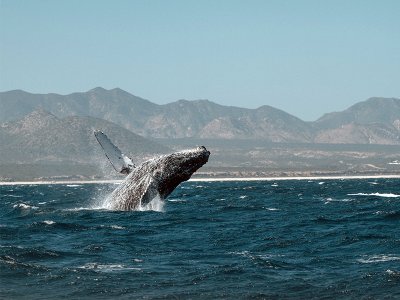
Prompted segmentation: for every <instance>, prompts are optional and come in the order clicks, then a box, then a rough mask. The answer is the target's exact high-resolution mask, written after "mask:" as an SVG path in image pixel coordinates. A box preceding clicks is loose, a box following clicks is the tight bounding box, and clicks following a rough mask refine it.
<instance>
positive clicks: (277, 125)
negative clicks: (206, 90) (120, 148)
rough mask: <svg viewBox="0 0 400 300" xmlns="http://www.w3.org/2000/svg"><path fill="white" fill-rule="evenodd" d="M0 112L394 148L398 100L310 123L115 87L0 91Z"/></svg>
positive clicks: (157, 134)
mask: <svg viewBox="0 0 400 300" xmlns="http://www.w3.org/2000/svg"><path fill="white" fill-rule="evenodd" d="M0 108H1V109H0V123H3V124H4V123H7V122H10V121H16V120H20V119H22V118H24V117H25V116H26V115H27V114H30V113H32V112H33V111H37V110H45V111H48V112H49V113H50V114H52V115H53V116H54V117H55V118H59V119H63V118H70V117H73V116H74V117H91V118H96V119H102V120H105V121H108V122H112V123H114V124H115V125H119V126H121V127H122V128H125V129H127V130H129V131H131V132H133V133H135V134H138V135H141V136H143V137H146V138H161V139H178V138H197V139H248V140H260V139H261V140H265V141H268V142H283V143H343V144H387V145H398V144H400V99H396V98H370V99H368V100H366V101H364V102H359V103H357V104H355V105H353V106H351V107H350V108H348V109H346V110H344V111H342V112H334V113H328V114H326V115H324V116H322V117H321V118H320V119H318V120H317V121H314V122H305V121H302V120H301V119H299V118H297V117H295V116H293V115H290V114H288V113H286V112H284V111H282V110H279V109H276V108H273V107H271V106H267V105H264V106H261V107H259V108H257V109H246V108H239V107H232V106H223V105H219V104H216V103H213V102H211V101H208V100H195V101H187V100H179V101H176V102H173V103H169V104H165V105H158V104H155V103H152V102H150V101H148V100H145V99H142V98H140V97H137V96H134V95H132V94H129V93H127V92H125V91H123V90H121V89H119V88H116V89H111V90H106V89H103V88H95V89H92V90H90V91H88V92H82V93H73V94H70V95H58V94H31V93H28V92H25V91H21V90H14V91H8V92H2V93H0ZM67 120H70V119H67ZM4 126H5V125H3V127H4Z"/></svg>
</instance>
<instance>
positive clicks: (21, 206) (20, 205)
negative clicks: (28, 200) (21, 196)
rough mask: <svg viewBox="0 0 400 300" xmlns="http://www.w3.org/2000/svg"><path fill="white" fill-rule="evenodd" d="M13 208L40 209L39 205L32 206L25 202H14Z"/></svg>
mask: <svg viewBox="0 0 400 300" xmlns="http://www.w3.org/2000/svg"><path fill="white" fill-rule="evenodd" d="M13 208H20V209H38V208H39V207H37V206H31V205H28V204H25V203H18V204H14V205H13Z"/></svg>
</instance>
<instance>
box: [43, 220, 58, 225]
mask: <svg viewBox="0 0 400 300" xmlns="http://www.w3.org/2000/svg"><path fill="white" fill-rule="evenodd" d="M43 223H44V224H46V225H53V224H56V222H54V221H51V220H44V221H43Z"/></svg>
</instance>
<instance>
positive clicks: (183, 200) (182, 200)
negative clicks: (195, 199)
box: [167, 199, 187, 202]
mask: <svg viewBox="0 0 400 300" xmlns="http://www.w3.org/2000/svg"><path fill="white" fill-rule="evenodd" d="M167 201H168V202H186V201H187V200H185V199H168V200H167Z"/></svg>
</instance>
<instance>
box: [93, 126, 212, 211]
mask: <svg viewBox="0 0 400 300" xmlns="http://www.w3.org/2000/svg"><path fill="white" fill-rule="evenodd" d="M95 136H96V138H97V140H98V141H99V143H100V145H101V146H102V148H103V149H104V151H105V153H106V156H107V158H108V159H109V160H110V162H111V164H112V165H113V166H114V168H115V169H116V170H117V171H118V172H120V173H123V174H126V173H128V176H127V177H126V178H125V180H124V181H123V182H122V183H121V184H120V185H119V186H118V188H117V189H115V190H114V191H113V192H112V193H111V195H110V196H109V198H108V203H110V208H111V209H115V210H135V209H138V208H139V207H140V206H145V205H146V204H148V203H149V202H150V201H151V200H153V199H154V198H155V197H157V196H159V197H160V198H161V199H165V198H166V197H168V195H169V194H171V193H172V191H173V190H174V189H175V188H176V187H177V186H178V185H179V184H180V183H181V182H183V181H186V180H188V179H189V178H190V177H191V176H192V174H193V173H194V172H196V171H197V170H198V169H199V168H200V167H201V166H203V165H204V164H205V163H206V162H207V161H208V157H209V156H210V152H209V151H208V150H207V149H206V148H205V147H204V146H201V147H197V148H194V149H191V150H183V151H179V152H175V153H172V154H168V155H162V156H160V157H156V158H153V159H150V160H148V161H145V162H144V163H142V164H140V165H138V166H134V165H133V163H132V160H131V159H129V158H128V157H127V156H125V155H124V154H122V152H121V151H120V150H119V149H118V148H117V147H116V146H115V145H113V144H112V142H111V141H110V140H109V139H108V138H107V136H106V135H105V134H104V133H102V132H101V131H95Z"/></svg>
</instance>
